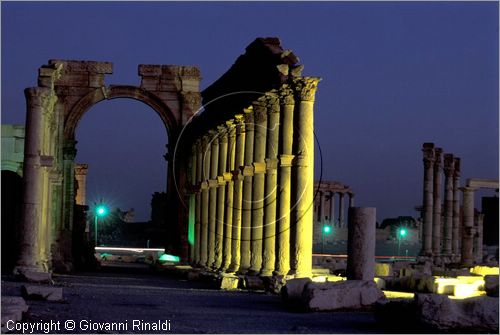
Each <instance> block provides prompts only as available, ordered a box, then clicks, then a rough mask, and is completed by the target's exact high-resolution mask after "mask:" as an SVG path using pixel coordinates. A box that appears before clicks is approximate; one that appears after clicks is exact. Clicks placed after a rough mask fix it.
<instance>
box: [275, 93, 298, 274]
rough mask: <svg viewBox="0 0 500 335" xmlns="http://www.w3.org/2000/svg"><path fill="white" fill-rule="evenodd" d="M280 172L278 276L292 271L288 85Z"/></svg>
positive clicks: (283, 107) (290, 99)
mask: <svg viewBox="0 0 500 335" xmlns="http://www.w3.org/2000/svg"><path fill="white" fill-rule="evenodd" d="M279 94H280V119H281V120H280V124H281V146H280V171H279V202H278V203H279V209H278V229H277V235H278V236H277V244H278V245H277V249H278V250H277V253H278V259H277V262H276V270H275V274H276V275H287V274H288V271H290V202H291V180H292V179H291V178H292V160H293V158H294V155H292V144H293V109H294V104H295V101H294V97H293V91H292V90H291V89H290V87H289V86H288V85H283V87H281V89H280V92H279Z"/></svg>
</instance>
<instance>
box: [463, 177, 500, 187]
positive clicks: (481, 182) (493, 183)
mask: <svg viewBox="0 0 500 335" xmlns="http://www.w3.org/2000/svg"><path fill="white" fill-rule="evenodd" d="M466 186H467V187H471V188H474V189H476V188H491V189H497V188H498V180H497V179H479V178H468V179H467V183H466Z"/></svg>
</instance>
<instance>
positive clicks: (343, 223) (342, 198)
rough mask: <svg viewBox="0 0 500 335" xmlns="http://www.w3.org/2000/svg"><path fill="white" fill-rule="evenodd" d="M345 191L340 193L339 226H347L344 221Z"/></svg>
mask: <svg viewBox="0 0 500 335" xmlns="http://www.w3.org/2000/svg"><path fill="white" fill-rule="evenodd" d="M344 207H345V205H344V193H339V227H341V228H343V227H345V222H344V217H345V215H344Z"/></svg>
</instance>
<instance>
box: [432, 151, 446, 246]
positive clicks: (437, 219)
mask: <svg viewBox="0 0 500 335" xmlns="http://www.w3.org/2000/svg"><path fill="white" fill-rule="evenodd" d="M442 153H443V150H442V149H441V148H435V149H434V154H435V160H434V189H433V191H434V206H433V218H432V253H433V254H434V256H438V255H440V254H441V206H442V203H441V168H442Z"/></svg>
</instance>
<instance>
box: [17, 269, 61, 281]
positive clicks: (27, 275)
mask: <svg viewBox="0 0 500 335" xmlns="http://www.w3.org/2000/svg"><path fill="white" fill-rule="evenodd" d="M14 275H15V276H16V278H18V279H20V280H22V281H28V282H32V283H45V284H53V281H52V274H51V273H50V272H47V271H42V270H41V269H39V268H37V267H31V266H16V267H15V268H14Z"/></svg>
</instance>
